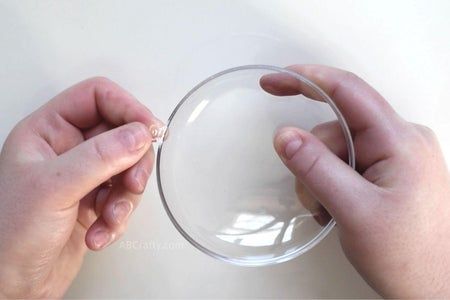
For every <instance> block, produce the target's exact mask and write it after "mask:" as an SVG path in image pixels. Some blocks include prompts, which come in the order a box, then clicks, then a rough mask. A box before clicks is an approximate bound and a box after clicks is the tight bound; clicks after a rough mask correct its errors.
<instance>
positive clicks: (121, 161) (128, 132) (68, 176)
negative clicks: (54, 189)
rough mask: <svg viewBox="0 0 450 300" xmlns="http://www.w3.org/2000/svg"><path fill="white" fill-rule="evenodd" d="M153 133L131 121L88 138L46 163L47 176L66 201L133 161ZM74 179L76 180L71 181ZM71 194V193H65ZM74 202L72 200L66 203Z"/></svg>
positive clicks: (138, 158) (103, 180)
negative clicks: (48, 172) (57, 187)
mask: <svg viewBox="0 0 450 300" xmlns="http://www.w3.org/2000/svg"><path fill="white" fill-rule="evenodd" d="M151 142H152V136H151V134H150V132H149V130H148V128H147V126H145V125H144V124H141V123H137V122H136V123H130V124H127V125H123V126H121V127H118V128H115V129H113V130H110V131H108V132H104V133H102V134H100V135H98V136H96V137H94V138H91V139H89V140H87V141H85V142H83V143H81V144H80V145H78V146H76V147H75V148H73V149H71V150H69V151H68V152H66V153H64V154H62V155H61V156H59V157H58V158H57V159H55V160H53V161H51V162H50V163H49V167H48V168H49V169H50V170H51V174H53V175H50V176H53V177H52V180H54V181H55V184H56V185H57V186H59V187H60V188H59V189H58V190H61V191H64V194H65V196H66V197H64V198H65V199H67V201H74V200H73V199H81V198H82V197H84V196H85V195H86V194H87V193H89V191H91V190H93V189H94V188H95V187H97V186H98V185H100V184H102V183H103V182H105V181H107V180H108V179H109V178H111V177H113V176H114V175H117V174H119V173H121V172H123V171H125V170H126V169H128V168H130V167H131V166H133V165H134V164H136V163H137V162H138V161H139V160H140V159H141V158H142V157H143V156H144V155H145V153H146V152H147V151H148V149H149V148H150V145H151ZM74 182H76V184H74ZM67 195H70V197H67ZM70 204H74V203H69V205H70Z"/></svg>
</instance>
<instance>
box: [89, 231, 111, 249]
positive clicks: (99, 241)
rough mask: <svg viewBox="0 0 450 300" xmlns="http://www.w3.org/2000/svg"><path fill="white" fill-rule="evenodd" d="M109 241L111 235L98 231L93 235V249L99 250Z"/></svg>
mask: <svg viewBox="0 0 450 300" xmlns="http://www.w3.org/2000/svg"><path fill="white" fill-rule="evenodd" d="M110 240H111V235H110V234H109V233H108V232H107V231H106V230H103V229H100V230H98V231H97V232H96V233H95V234H94V240H93V242H94V247H95V249H101V248H103V247H105V246H106V245H107V244H108V243H109V242H110Z"/></svg>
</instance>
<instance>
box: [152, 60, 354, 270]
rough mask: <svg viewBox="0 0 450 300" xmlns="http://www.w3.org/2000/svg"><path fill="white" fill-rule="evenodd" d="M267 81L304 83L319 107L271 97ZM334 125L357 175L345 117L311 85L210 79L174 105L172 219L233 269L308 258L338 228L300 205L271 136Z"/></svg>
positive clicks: (166, 180)
mask: <svg viewBox="0 0 450 300" xmlns="http://www.w3.org/2000/svg"><path fill="white" fill-rule="evenodd" d="M268 74H281V77H282V78H283V80H288V81H290V84H291V85H292V83H293V82H295V83H298V85H299V87H300V86H301V87H302V89H303V90H304V89H308V90H309V94H311V93H313V94H314V98H315V99H316V100H311V99H309V98H306V97H305V96H303V95H301V94H299V95H293V96H276V95H273V94H271V93H269V92H267V91H265V90H264V89H263V88H261V85H260V80H261V78H262V77H263V76H266V75H268ZM271 76H273V75H271ZM309 94H308V95H309ZM336 120H337V121H338V122H339V124H340V126H341V129H342V131H343V134H344V136H345V139H346V142H347V147H348V148H347V151H348V162H349V165H350V166H352V167H353V168H354V161H355V158H354V150H353V143H352V140H351V135H350V132H349V129H348V127H347V124H346V122H345V120H344V118H343V117H342V115H341V113H340V112H339V110H338V108H337V107H336V105H335V104H334V102H333V101H332V100H331V99H330V98H329V97H328V96H327V95H326V94H325V93H324V92H323V91H322V90H321V89H320V88H319V87H318V86H316V85H315V84H314V83H313V82H311V81H310V80H308V79H307V78H305V77H303V76H301V75H299V74H297V73H295V72H292V71H289V70H286V69H282V68H278V67H274V66H264V65H249V66H241V67H236V68H232V69H228V70H225V71H222V72H220V73H218V74H215V75H213V76H211V77H209V78H207V79H206V80H204V81H203V82H201V83H200V84H198V85H197V86H196V87H194V88H193V89H192V90H191V91H190V92H189V93H188V94H187V95H186V96H185V97H184V98H183V99H182V100H181V101H180V103H179V104H178V105H177V106H176V108H175V109H174V111H173V113H172V115H171V116H170V118H169V121H168V124H167V129H166V131H165V132H164V133H163V139H162V140H163V141H162V143H161V144H160V146H159V149H158V155H157V180H158V187H159V192H160V195H161V199H162V202H163V205H164V208H165V210H166V211H167V214H168V215H169V218H170V220H171V221H172V223H173V224H174V225H175V227H176V229H177V230H178V231H179V232H180V233H181V234H182V235H183V237H184V238H186V240H187V241H189V242H190V243H191V244H192V245H194V246H195V247H196V248H197V249H199V250H201V251H202V252H204V253H206V254H208V255H210V256H212V257H215V258H217V259H220V260H223V261H226V262H229V263H233V264H237V265H244V266H263V265H270V264H275V263H280V262H284V261H287V260H290V259H292V258H294V257H297V256H299V255H300V254H302V253H304V252H306V251H308V250H309V249H311V248H312V247H313V246H314V245H316V244H317V243H318V242H319V241H320V240H322V239H323V238H324V237H325V236H326V235H327V234H328V233H329V232H330V230H331V229H332V228H333V226H334V224H335V223H334V221H333V220H330V221H329V222H328V223H327V224H322V225H320V224H319V223H318V222H317V221H316V219H315V218H314V215H313V213H311V212H310V211H308V210H307V209H306V208H305V207H303V205H302V202H301V201H300V200H301V199H300V200H299V195H297V194H296V192H295V180H296V179H295V177H294V176H293V175H292V174H291V173H290V172H289V171H288V170H287V168H286V167H285V166H284V165H283V163H282V162H281V160H280V158H279V157H278V156H277V154H276V152H275V150H274V148H273V137H274V134H275V132H276V131H277V130H278V129H279V128H281V127H284V126H295V127H299V128H302V129H304V130H311V129H312V128H314V127H315V126H317V125H319V124H321V123H324V122H329V121H336Z"/></svg>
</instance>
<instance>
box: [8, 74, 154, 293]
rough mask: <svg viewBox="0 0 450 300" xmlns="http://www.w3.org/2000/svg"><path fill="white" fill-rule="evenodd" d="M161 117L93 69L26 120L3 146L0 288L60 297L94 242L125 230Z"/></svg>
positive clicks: (143, 180)
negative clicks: (90, 76) (86, 77)
mask: <svg viewBox="0 0 450 300" xmlns="http://www.w3.org/2000/svg"><path fill="white" fill-rule="evenodd" d="M161 125H162V123H161V122H160V121H159V120H158V119H156V118H155V117H154V116H153V115H152V113H151V112H150V111H149V110H148V109H147V108H145V107H144V106H143V105H142V104H140V103H139V102H138V101H137V100H136V99H135V98H134V97H133V96H131V95H130V94H129V93H127V92H126V91H124V90H123V89H122V88H120V87H119V86H118V85H116V84H115V83H113V82H112V81H110V80H108V79H104V78H93V79H89V80H86V81H83V82H81V83H79V84H77V85H75V86H73V87H71V88H69V89H68V90H66V91H64V92H62V93H61V94H60V95H58V96H56V97H55V98H54V99H52V100H51V101H50V102H48V103H47V104H45V105H44V106H43V107H41V108H40V109H39V110H37V111H36V112H34V113H32V114H31V115H30V116H28V117H27V118H26V119H24V120H23V121H21V122H20V123H19V124H18V125H17V126H16V127H15V128H14V129H13V131H12V132H11V134H10V135H9V136H8V138H7V140H6V142H5V144H4V146H3V149H2V152H1V155H0V190H1V191H2V197H1V201H0V265H1V266H2V267H1V268H0V296H2V298H5V297H6V298H57V297H62V296H63V295H64V292H65V291H66V289H67V288H68V287H69V285H70V283H71V282H72V280H73V279H74V277H75V276H76V274H77V273H78V271H79V269H80V266H81V264H82V261H83V257H84V255H85V253H86V251H87V250H88V248H89V249H91V250H100V249H103V248H104V247H106V246H107V245H109V244H111V243H112V242H114V241H115V240H117V239H118V238H119V237H120V235H121V234H122V233H123V231H124V230H125V228H126V224H127V220H128V217H129V215H130V214H131V212H132V210H133V209H134V208H136V206H137V204H138V202H139V198H140V194H141V193H142V192H143V191H144V188H145V184H146V182H147V179H148V177H149V174H150V171H151V169H152V165H153V156H154V155H153V148H152V145H151V143H152V136H151V134H150V131H149V128H150V127H151V126H161Z"/></svg>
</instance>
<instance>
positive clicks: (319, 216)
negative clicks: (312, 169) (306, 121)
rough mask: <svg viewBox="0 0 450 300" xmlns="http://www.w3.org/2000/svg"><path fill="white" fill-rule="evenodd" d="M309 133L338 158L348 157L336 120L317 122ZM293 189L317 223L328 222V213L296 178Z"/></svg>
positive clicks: (329, 218) (323, 224) (344, 158)
mask: <svg viewBox="0 0 450 300" xmlns="http://www.w3.org/2000/svg"><path fill="white" fill-rule="evenodd" d="M311 133H312V134H314V135H315V136H316V137H317V138H318V139H319V140H321V142H322V143H324V144H325V146H327V147H328V149H330V151H331V152H333V153H334V154H335V155H336V156H338V157H339V158H340V159H342V160H344V161H345V160H346V159H347V158H348V155H347V145H346V143H345V139H344V135H343V133H342V130H341V127H340V125H339V122H338V121H332V122H326V123H322V124H319V125H317V126H316V127H314V128H313V129H312V130H311ZM295 191H296V193H297V197H298V199H299V200H300V202H301V203H302V204H303V206H304V207H305V208H306V209H307V210H309V211H310V212H311V214H312V215H313V216H314V219H315V220H316V221H317V223H319V225H322V226H325V225H326V224H328V222H329V221H330V220H331V217H330V215H329V214H328V212H327V211H326V209H325V208H324V207H323V206H322V205H321V204H320V202H319V201H318V200H317V199H316V198H315V197H314V196H313V195H312V193H311V192H310V191H309V190H308V188H307V187H306V186H305V185H304V184H303V183H301V182H300V180H296V184H295Z"/></svg>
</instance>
